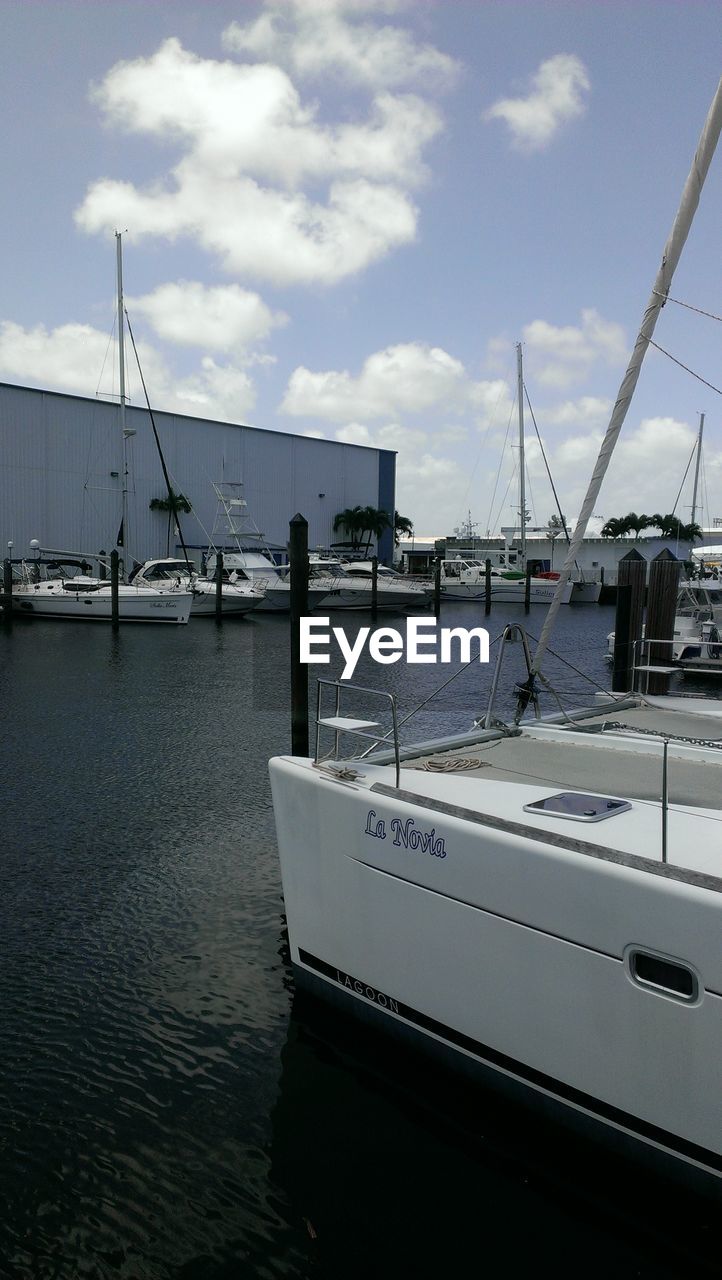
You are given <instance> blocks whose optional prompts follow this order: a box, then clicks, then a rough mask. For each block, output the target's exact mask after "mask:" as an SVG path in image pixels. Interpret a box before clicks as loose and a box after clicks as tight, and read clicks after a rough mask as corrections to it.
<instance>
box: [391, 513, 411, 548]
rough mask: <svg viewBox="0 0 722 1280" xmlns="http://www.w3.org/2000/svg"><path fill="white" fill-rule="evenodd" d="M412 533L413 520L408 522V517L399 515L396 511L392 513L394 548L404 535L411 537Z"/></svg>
mask: <svg viewBox="0 0 722 1280" xmlns="http://www.w3.org/2000/svg"><path fill="white" fill-rule="evenodd" d="M413 532H414V522H413V520H409V517H408V516H402V515H399V513H398V511H394V546H395V547H398V545H399V543H400V541H401V538H402V537H403V536H404V535H407V536H408V537H411V535H412V533H413Z"/></svg>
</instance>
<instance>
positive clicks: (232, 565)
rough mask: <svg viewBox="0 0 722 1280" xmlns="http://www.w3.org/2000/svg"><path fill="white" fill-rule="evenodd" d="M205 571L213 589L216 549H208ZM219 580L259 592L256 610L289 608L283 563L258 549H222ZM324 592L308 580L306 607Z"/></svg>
mask: <svg viewBox="0 0 722 1280" xmlns="http://www.w3.org/2000/svg"><path fill="white" fill-rule="evenodd" d="M206 574H207V578H208V581H209V585H210V586H211V590H213V589H214V583H215V574H216V553H215V552H214V551H212V552H210V553H209V555H208V558H207V561H206ZM222 574H223V582H224V583H228V585H229V586H234V585H237V584H240V583H245V584H246V585H249V586H251V587H253V588H255V589H256V590H258V591H259V592H261V593H262V596H261V600H260V603H259V605H258V610H259V613H288V611H289V609H290V608H291V579H290V574H289V571H288V566H287V565H277V564H276V563H275V562H274V561H273V560H272V559H271V557H270V556H269V555H265V554H264V553H263V552H261V551H224V552H223V570H222ZM323 596H324V587H323V585H320V586H316V584H315V583H309V590H308V607H309V610H310V609H315V608H316V607H317V605H319V604H320V603H321V600H322V599H323Z"/></svg>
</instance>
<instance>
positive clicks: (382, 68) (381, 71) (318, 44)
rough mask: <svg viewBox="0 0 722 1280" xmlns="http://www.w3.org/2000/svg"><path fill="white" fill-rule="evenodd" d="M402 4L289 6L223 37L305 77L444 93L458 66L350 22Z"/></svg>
mask: <svg viewBox="0 0 722 1280" xmlns="http://www.w3.org/2000/svg"><path fill="white" fill-rule="evenodd" d="M402 7H406V6H401V5H398V4H389V3H386V4H378V3H376V4H369V3H363V4H348V3H346V4H340V3H329V2H328V0H322V2H321V3H319V2H318V0H315V2H314V0H286V3H284V4H270V5H268V7H267V8H266V10H265V11H264V12H263V13H262V14H261V15H260V17H258V18H257V19H256V20H255V21H254V22H251V23H248V24H246V25H243V26H242V25H241V24H240V23H238V22H232V23H231V24H230V26H229V27H227V28H226V30H225V31H224V33H223V43H224V46H225V48H226V49H227V50H229V51H231V52H235V53H242V54H244V55H251V56H252V57H257V58H259V59H268V60H273V61H274V62H279V63H282V64H283V65H284V66H289V67H291V68H292V69H293V71H294V72H295V73H296V74H297V75H300V76H304V77H309V78H311V77H326V78H327V77H328V76H329V75H331V76H335V77H337V78H341V77H343V79H344V81H350V82H352V83H356V84H360V85H368V86H370V87H371V88H379V87H394V88H398V87H400V86H403V85H410V84H419V83H422V84H423V85H424V88H425V89H427V90H428V88H429V87H430V85H433V86H434V87H435V88H444V87H445V86H447V85H449V84H451V83H453V81H454V79H455V78H456V75H457V72H458V64H457V63H456V62H455V60H454V59H453V58H451V57H450V56H449V55H448V54H445V53H442V52H441V51H440V50H438V49H435V48H434V47H433V46H432V45H429V44H419V43H418V42H417V41H416V40H415V39H414V37H413V36H412V35H411V33H410V32H409V31H406V30H404V29H403V28H401V27H396V26H388V25H385V26H377V25H373V24H372V23H369V22H354V21H349V20H348V16H352V17H354V16H356V15H363V16H366V17H368V15H369V13H370V12H372V11H373V10H375V11H376V12H387V13H391V12H394V11H396V10H398V9H400V8H402Z"/></svg>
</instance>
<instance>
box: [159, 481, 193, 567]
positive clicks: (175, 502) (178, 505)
mask: <svg viewBox="0 0 722 1280" xmlns="http://www.w3.org/2000/svg"><path fill="white" fill-rule="evenodd" d="M148 506H149V507H150V509H151V511H167V512H168V530H167V533H166V540H165V553H166V555H167V556H169V555H170V529H171V522H172V521H173V519H175V523H176V525H177V524H178V517H179V515H180V513H181V511H184V512H186V514H187V513H188V512H189V511H192V510H193V508H192V506H191V504H190V502H189V501H188V499H187V498H186V496H185V494H183V493H176V492H175V490H174V489H169V490H168V496H167V497H165V498H151V500H150V502H149V503H148Z"/></svg>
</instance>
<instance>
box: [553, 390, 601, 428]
mask: <svg viewBox="0 0 722 1280" xmlns="http://www.w3.org/2000/svg"><path fill="white" fill-rule="evenodd" d="M611 412H612V401H611V400H605V399H604V398H603V397H601V396H580V397H579V399H578V400H565V401H563V403H561V404H557V405H554V406H552V408H550V409H545V410H544V423H545V425H548V426H553V427H572V426H578V427H580V426H588V427H602V426H606V424H607V422H608V421H609V417H610V414H611Z"/></svg>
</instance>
